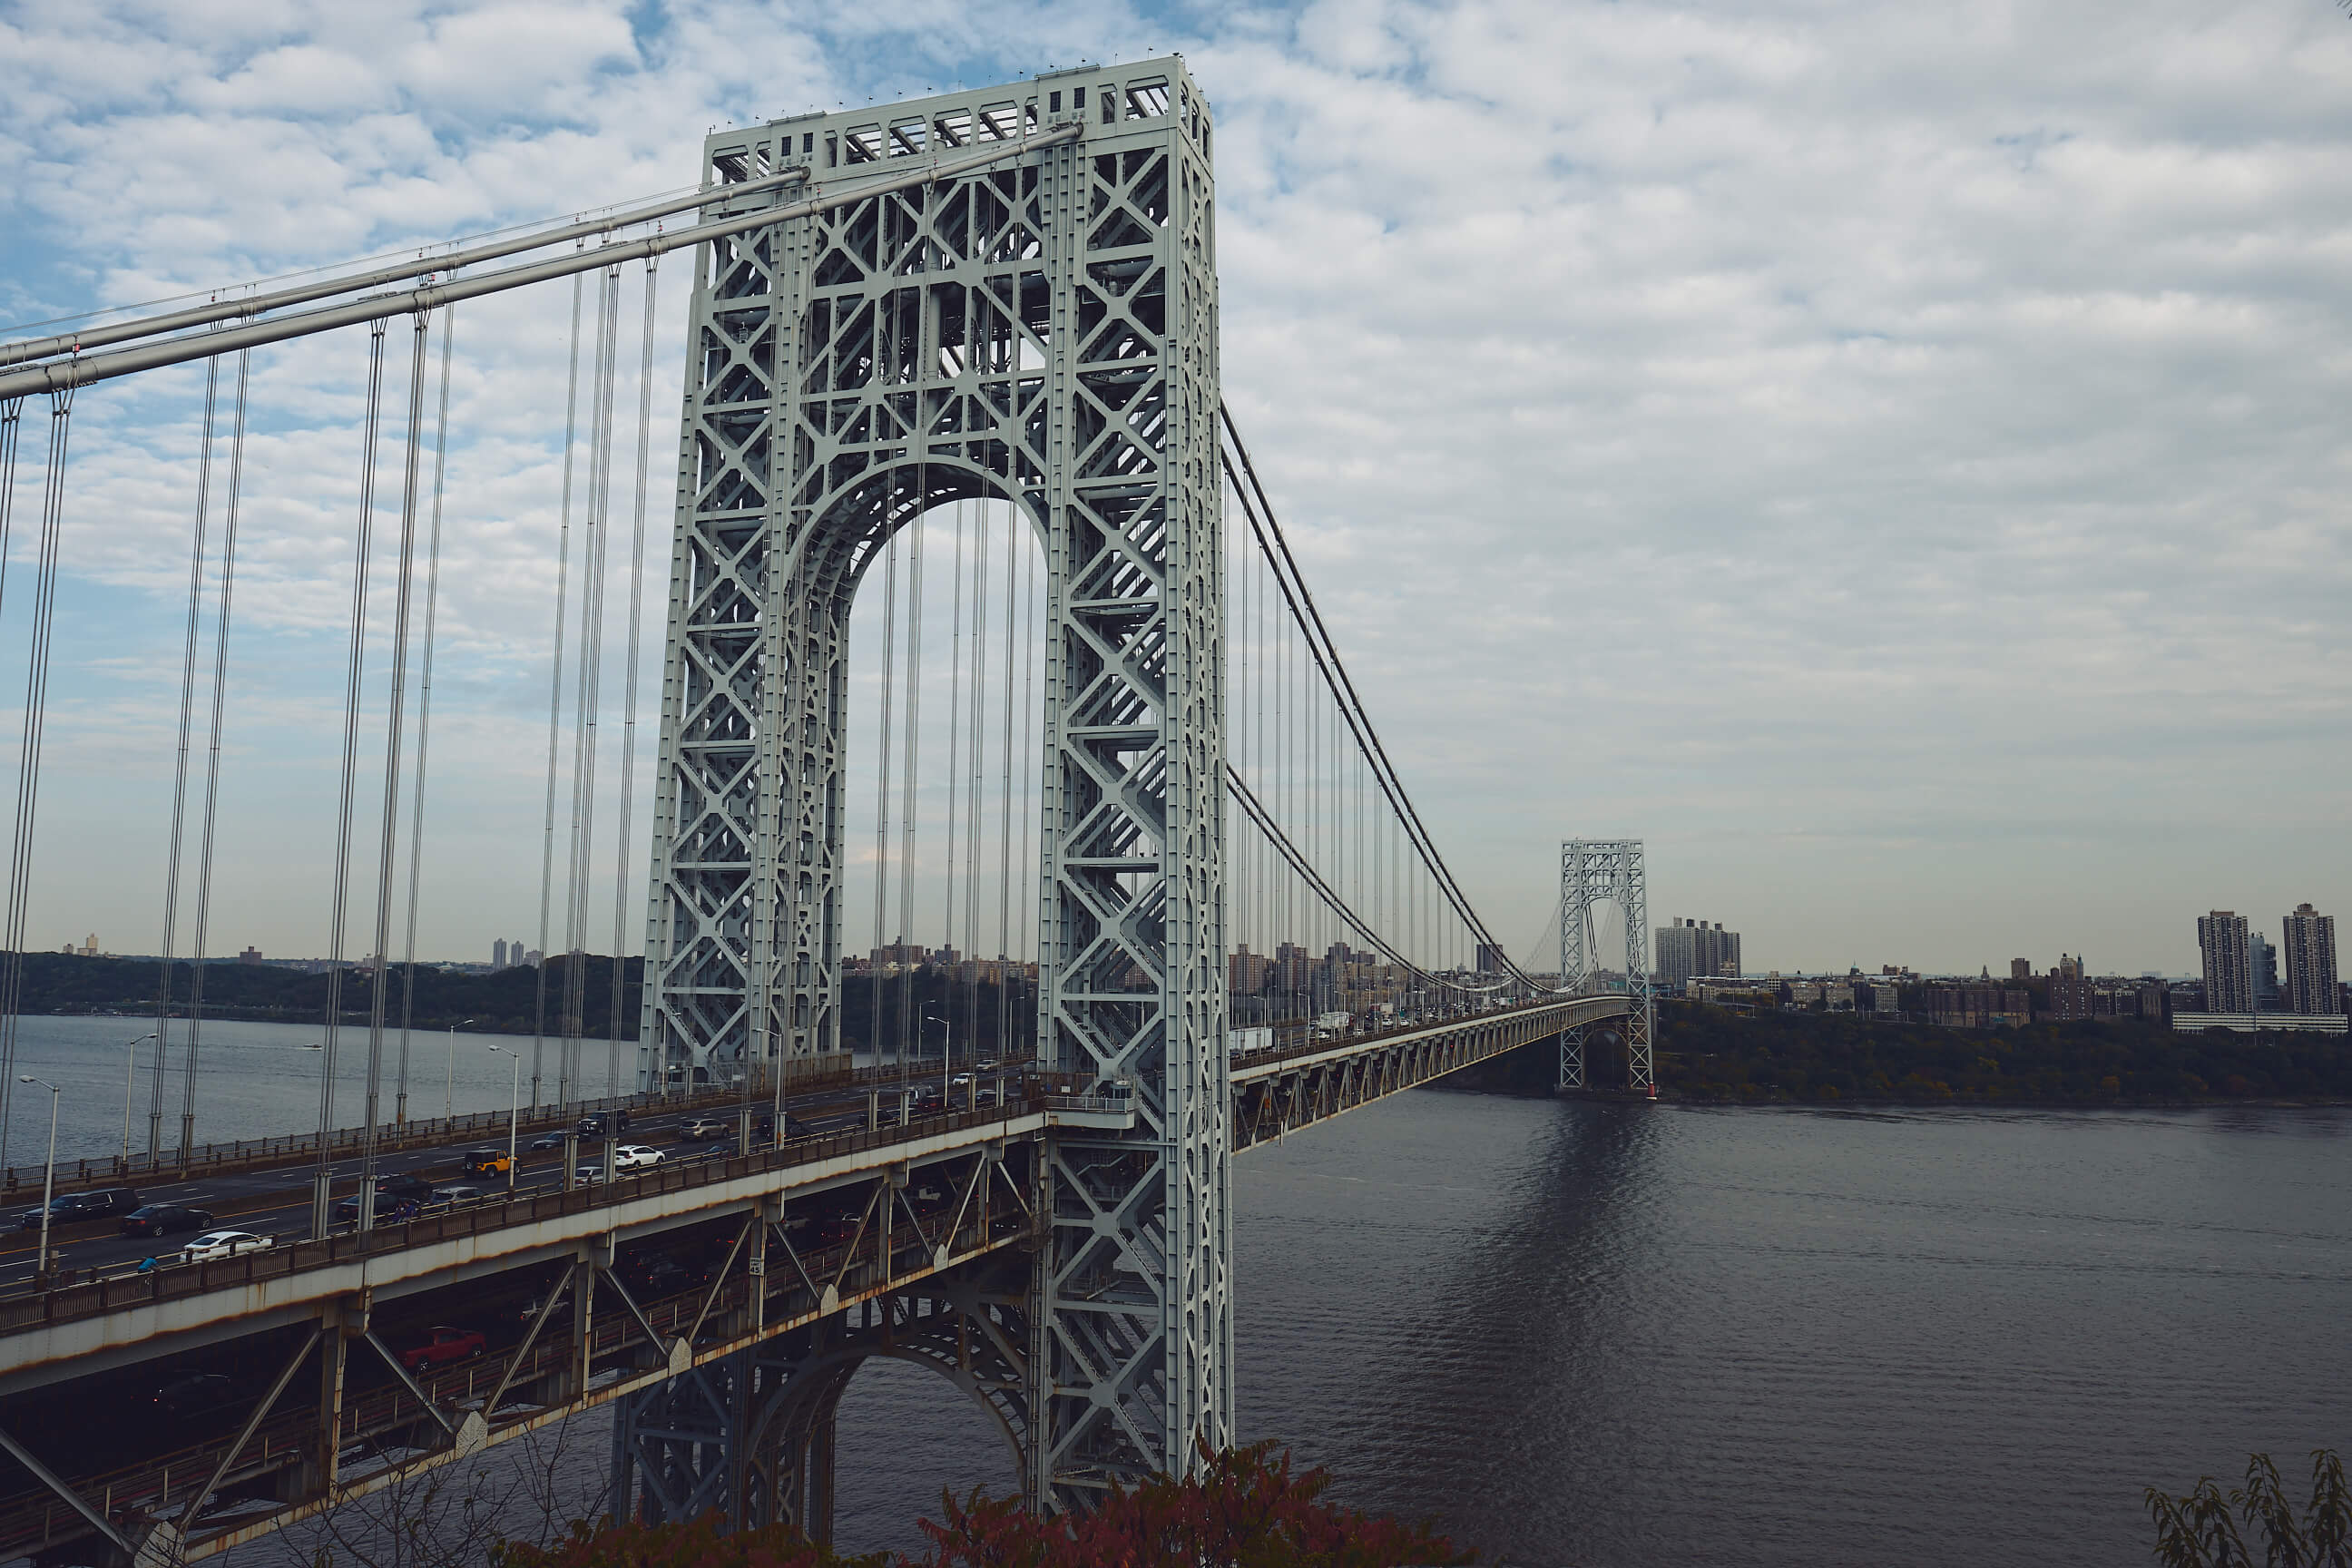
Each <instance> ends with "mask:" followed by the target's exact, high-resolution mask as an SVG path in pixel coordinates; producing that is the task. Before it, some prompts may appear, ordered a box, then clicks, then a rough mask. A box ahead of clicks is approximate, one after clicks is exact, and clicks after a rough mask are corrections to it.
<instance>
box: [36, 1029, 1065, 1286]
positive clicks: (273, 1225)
mask: <svg viewBox="0 0 2352 1568" xmlns="http://www.w3.org/2000/svg"><path fill="white" fill-rule="evenodd" d="M1017 1081H1018V1079H1017V1078H1016V1077H1015V1075H1013V1074H1011V1073H998V1074H993V1075H988V1076H983V1077H981V1078H979V1079H977V1080H976V1085H975V1087H976V1088H977V1090H978V1093H979V1095H980V1097H981V1100H982V1102H983V1103H994V1102H997V1101H998V1097H1000V1096H1001V1095H1002V1094H1003V1091H1004V1089H1005V1088H1006V1087H1007V1085H1009V1084H1013V1083H1017ZM939 1087H940V1079H939V1075H938V1074H937V1072H936V1071H933V1072H929V1073H924V1074H918V1075H913V1076H910V1077H909V1078H908V1079H905V1080H902V1082H901V1083H900V1084H899V1085H898V1087H896V1088H885V1089H881V1090H880V1094H881V1097H882V1100H883V1101H884V1104H883V1106H882V1108H881V1120H882V1121H883V1123H884V1124H885V1125H888V1124H890V1123H891V1122H893V1121H895V1120H896V1116H895V1115H894V1111H895V1110H896V1108H895V1107H893V1106H891V1105H890V1104H889V1103H888V1102H889V1101H890V1100H891V1099H892V1098H894V1096H898V1095H902V1094H908V1093H919V1092H921V1091H922V1090H923V1089H927V1088H928V1089H932V1090H934V1091H936V1090H937V1089H939ZM957 1098H958V1099H959V1100H961V1099H962V1098H963V1092H962V1091H961V1090H960V1091H959V1094H958V1096H957ZM750 1109H751V1118H752V1121H753V1122H754V1123H755V1124H756V1122H757V1121H758V1120H759V1118H760V1117H761V1116H762V1115H764V1114H766V1113H767V1110H768V1102H767V1101H766V1100H757V1101H753V1102H752V1103H751V1107H750ZM866 1114H867V1109H866V1089H865V1088H864V1087H859V1088H856V1089H848V1088H845V1089H840V1090H837V1091H835V1092H831V1093H824V1094H820V1095H818V1096H816V1097H814V1099H811V1100H796V1101H794V1102H793V1106H792V1116H793V1121H794V1122H796V1123H798V1124H799V1127H800V1128H803V1129H805V1130H806V1131H807V1133H809V1134H811V1135H817V1134H825V1133H833V1132H844V1131H851V1130H853V1129H856V1128H859V1127H863V1126H865V1125H866ZM739 1118H740V1109H730V1108H726V1107H720V1108H715V1109H714V1108H713V1107H712V1106H711V1105H710V1104H709V1102H708V1101H707V1100H706V1101H704V1102H702V1103H701V1104H700V1105H698V1107H696V1108H695V1109H693V1110H648V1111H645V1112H636V1113H632V1115H631V1118H630V1121H629V1126H628V1129H627V1131H625V1132H623V1133H622V1134H621V1135H620V1136H619V1137H618V1138H617V1139H616V1140H614V1141H615V1142H620V1143H644V1144H648V1145H651V1146H653V1147H655V1148H658V1149H660V1150H661V1151H662V1152H663V1154H664V1156H665V1159H666V1161H675V1160H679V1159H703V1158H712V1157H719V1156H723V1155H730V1154H734V1153H738V1152H741V1151H740V1149H739V1146H738V1140H737V1139H735V1138H731V1137H730V1138H726V1139H723V1140H720V1141H718V1142H711V1141H709V1140H698V1141H689V1140H688V1138H687V1137H686V1128H687V1125H688V1123H690V1122H693V1121H738V1120H739ZM754 1139H755V1142H756V1139H757V1134H756V1133H755V1134H754ZM520 1142H521V1145H522V1149H521V1157H520V1160H519V1161H518V1162H517V1164H518V1169H517V1171H516V1179H515V1187H516V1190H517V1191H519V1192H532V1191H539V1192H545V1191H549V1190H552V1189H554V1188H558V1187H561V1186H562V1184H563V1174H564V1172H563V1153H562V1134H561V1133H553V1134H550V1133H539V1134H527V1135H525V1136H524V1137H523V1138H522V1139H521V1140H520ZM550 1142H553V1144H554V1146H553V1147H552V1148H549V1147H545V1145H547V1144H549V1143H550ZM603 1142H604V1140H602V1139H589V1138H582V1139H581V1140H580V1141H579V1144H578V1149H579V1158H580V1163H582V1164H583V1165H585V1164H589V1163H601V1161H602V1159H603V1149H602V1144H603ZM492 1147H495V1148H497V1149H499V1150H500V1151H503V1150H504V1149H505V1148H506V1139H505V1138H504V1137H503V1136H501V1137H499V1138H497V1139H495V1140H493V1139H489V1138H485V1137H482V1136H479V1135H478V1134H477V1135H469V1136H467V1137H466V1138H462V1139H456V1140H452V1141H451V1142H446V1143H442V1144H438V1145H436V1146H435V1147H432V1148H428V1149H412V1150H404V1151H401V1152H396V1153H383V1154H379V1155H378V1156H377V1157H376V1173H377V1174H378V1175H379V1176H380V1177H382V1176H395V1175H414V1176H416V1177H419V1178H421V1179H423V1180H426V1181H430V1182H432V1183H433V1184H435V1185H436V1186H452V1185H457V1184H466V1185H471V1186H478V1187H481V1188H482V1189H484V1192H485V1194H486V1195H495V1194H502V1193H503V1191H504V1189H505V1181H504V1178H502V1177H500V1176H497V1175H488V1176H478V1175H475V1174H473V1173H471V1172H470V1171H469V1170H467V1168H466V1167H465V1166H464V1165H463V1164H461V1163H458V1160H457V1156H462V1155H463V1154H464V1153H465V1152H467V1151H470V1150H474V1149H487V1148H492ZM453 1151H454V1154H453ZM360 1167H361V1162H360V1161H359V1160H358V1159H356V1158H351V1159H343V1160H338V1161H335V1162H334V1163H332V1164H331V1167H330V1169H331V1173H332V1176H333V1182H334V1190H335V1194H336V1195H337V1197H338V1198H341V1197H345V1196H349V1195H350V1194H353V1193H356V1192H357V1191H358V1189H359V1180H360ZM317 1169H318V1167H317V1165H316V1164H315V1163H312V1164H305V1165H295V1166H286V1167H280V1168H278V1169H275V1170H265V1171H252V1172H245V1173H234V1174H229V1173H224V1174H220V1175H215V1176H206V1177H200V1178H198V1179H195V1180H192V1181H182V1180H177V1179H174V1177H173V1173H172V1172H170V1171H166V1172H164V1173H163V1178H164V1179H163V1180H160V1181H153V1182H133V1183H131V1185H132V1186H133V1187H134V1188H135V1190H136V1191H137V1192H138V1194H139V1197H140V1201H141V1202H142V1203H144V1204H173V1205H179V1206H181V1207H183V1208H193V1209H200V1210H203V1211H205V1213H208V1214H210V1215H212V1216H213V1223H212V1226H211V1227H210V1228H213V1229H221V1230H228V1229H234V1230H249V1231H253V1232H256V1233H257V1234H260V1235H264V1236H268V1237H273V1238H275V1239H276V1240H278V1241H279V1242H292V1241H299V1240H306V1239H308V1238H309V1237H310V1235H311V1227H310V1195H311V1194H310V1188H311V1182H312V1180H313V1179H314V1173H315V1172H316V1171H317ZM39 1212H40V1210H39V1205H37V1204H36V1205H32V1206H31V1207H29V1208H26V1209H18V1210H14V1211H12V1212H10V1213H9V1214H8V1215H6V1216H5V1218H0V1293H6V1292H10V1291H14V1290H18V1289H26V1288H28V1287H30V1286H31V1285H32V1284H33V1282H34V1279H35V1269H36V1265H37V1257H38V1253H39V1247H40V1232H39V1230H38V1228H37V1227H36V1228H34V1229H29V1230H26V1229H20V1228H18V1226H21V1224H22V1221H23V1218H24V1216H25V1215H38V1213H39ZM334 1228H335V1229H336V1230H338V1231H349V1230H350V1229H352V1226H350V1225H348V1224H346V1225H341V1226H335V1227H334ZM198 1234H200V1233H199V1232H196V1231H183V1232H179V1233H176V1234H174V1235H171V1236H165V1237H128V1236H124V1235H122V1234H121V1220H120V1218H119V1217H113V1218H107V1219H102V1220H89V1221H84V1222H82V1223H80V1224H77V1225H73V1226H63V1227H59V1228H57V1229H54V1230H52V1231H51V1232H50V1248H51V1251H52V1253H53V1254H54V1257H53V1258H52V1261H51V1271H52V1274H53V1276H54V1277H56V1282H57V1283H58V1284H60V1285H63V1284H69V1283H73V1282H76V1281H79V1280H80V1279H88V1278H89V1277H91V1276H92V1275H93V1274H113V1273H119V1272H122V1271H125V1270H128V1269H132V1268H136V1267H137V1266H138V1265H139V1263H140V1262H141V1261H142V1259H145V1258H151V1257H152V1258H158V1259H160V1260H161V1261H163V1262H165V1263H169V1262H171V1261H173V1258H174V1257H175V1256H176V1255H177V1253H178V1252H179V1251H180V1249H181V1248H182V1247H185V1246H186V1245H187V1244H188V1242H190V1241H191V1240H193V1239H194V1237H195V1236H197V1235H198ZM68 1276H69V1277H68Z"/></svg>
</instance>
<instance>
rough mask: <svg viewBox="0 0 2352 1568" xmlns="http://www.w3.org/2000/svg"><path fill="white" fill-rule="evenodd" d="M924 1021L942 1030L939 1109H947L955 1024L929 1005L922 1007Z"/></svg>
mask: <svg viewBox="0 0 2352 1568" xmlns="http://www.w3.org/2000/svg"><path fill="white" fill-rule="evenodd" d="M923 1019H924V1021H925V1022H926V1023H931V1024H937V1025H938V1026H940V1029H941V1030H943V1031H944V1033H942V1034H941V1035H940V1110H946V1109H948V1064H949V1063H950V1061H952V1060H953V1059H954V1058H955V1026H954V1025H953V1024H951V1023H950V1022H948V1020H947V1019H945V1018H942V1017H940V1016H939V1015H938V1014H936V1013H934V1012H932V1011H931V1010H930V1009H929V1007H926V1008H924V1009H923Z"/></svg>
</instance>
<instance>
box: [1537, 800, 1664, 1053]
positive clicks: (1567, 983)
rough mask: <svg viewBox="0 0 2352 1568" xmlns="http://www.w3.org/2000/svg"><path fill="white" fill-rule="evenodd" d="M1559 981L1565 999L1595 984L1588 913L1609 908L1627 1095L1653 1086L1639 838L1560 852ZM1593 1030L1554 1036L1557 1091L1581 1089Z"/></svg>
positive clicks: (1570, 845) (1570, 843) (1646, 907)
mask: <svg viewBox="0 0 2352 1568" xmlns="http://www.w3.org/2000/svg"><path fill="white" fill-rule="evenodd" d="M1559 888H1560V910H1559V974H1560V984H1562V985H1563V986H1564V987H1566V988H1567V989H1568V990H1569V991H1570V992H1571V993H1576V992H1582V991H1585V990H1587V989H1588V988H1590V987H1591V984H1592V983H1593V972H1594V970H1595V969H1596V968H1597V967H1598V966H1599V965H1598V959H1599V956H1600V955H1599V953H1598V952H1597V951H1596V949H1595V945H1594V939H1593V926H1592V907H1593V906H1594V905H1595V904H1602V903H1613V904H1615V905H1616V906H1617V908H1618V910H1619V911H1620V912H1621V913H1622V915H1623V917H1624V921H1625V958H1624V963H1625V991H1626V1000H1627V1009H1626V1015H1625V1020H1624V1023H1623V1025H1622V1028H1623V1030H1624V1033H1625V1070H1626V1077H1627V1079H1628V1082H1629V1086H1630V1087H1631V1088H1633V1089H1641V1090H1644V1091H1647V1090H1650V1089H1654V1088H1655V1086H1656V1083H1657V1074H1656V1064H1655V1059H1654V1052H1653V1047H1652V1041H1653V1039H1654V1036H1655V1034H1656V1032H1657V1016H1656V1014H1657V1003H1656V1000H1655V998H1654V996H1653V994H1652V992H1651V987H1650V956H1649V955H1650V896H1649V889H1648V888H1647V886H1646V883H1645V880H1644V873H1643V866H1642V841H1641V840H1640V839H1638V838H1570V839H1567V840H1565V841H1563V842H1562V843H1561V845H1560V847H1559ZM1591 1027H1592V1026H1590V1025H1587V1026H1582V1027H1579V1028H1573V1029H1570V1030H1569V1031H1568V1032H1567V1033H1565V1034H1563V1035H1561V1036H1560V1037H1559V1087H1560V1088H1562V1089H1583V1088H1585V1087H1587V1086H1586V1083H1585V1071H1584V1040H1585V1036H1586V1035H1587V1034H1588V1033H1589V1032H1590V1031H1591Z"/></svg>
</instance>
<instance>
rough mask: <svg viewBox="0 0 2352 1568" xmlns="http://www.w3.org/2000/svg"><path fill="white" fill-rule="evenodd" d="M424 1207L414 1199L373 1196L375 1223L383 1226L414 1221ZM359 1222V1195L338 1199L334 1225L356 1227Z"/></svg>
mask: <svg viewBox="0 0 2352 1568" xmlns="http://www.w3.org/2000/svg"><path fill="white" fill-rule="evenodd" d="M424 1206H425V1205H423V1204H420V1203H419V1202H417V1201H416V1200H415V1198H404V1197H395V1196H394V1195H393V1194H390V1193H378V1194H376V1195H375V1223H376V1224H378V1225H384V1224H387V1223H389V1222H393V1221H396V1220H404V1219H415V1217H416V1216H417V1214H418V1213H419V1212H420V1211H421V1210H422V1209H423V1208H424ZM359 1222H360V1199H359V1194H357V1193H354V1194H352V1195H351V1196H350V1197H347V1198H341V1199H338V1200H337V1201H336V1203H335V1219H334V1223H335V1224H337V1225H357V1224H359Z"/></svg>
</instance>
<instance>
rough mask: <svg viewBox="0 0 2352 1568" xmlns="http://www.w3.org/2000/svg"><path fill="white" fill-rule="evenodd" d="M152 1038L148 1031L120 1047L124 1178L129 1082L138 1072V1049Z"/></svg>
mask: <svg viewBox="0 0 2352 1568" xmlns="http://www.w3.org/2000/svg"><path fill="white" fill-rule="evenodd" d="M154 1037H155V1031H154V1030H152V1029H150V1030H148V1031H147V1032H146V1033H145V1034H143V1035H142V1036H140V1037H138V1038H137V1039H135V1040H133V1041H131V1043H130V1044H129V1045H127V1046H125V1047H122V1173H123V1174H124V1175H126V1176H127V1175H129V1174H130V1173H131V1079H132V1077H133V1076H134V1075H135V1074H136V1073H137V1071H138V1067H139V1047H141V1046H143V1045H145V1044H146V1043H147V1042H148V1041H149V1040H152V1039H153V1038H154Z"/></svg>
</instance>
